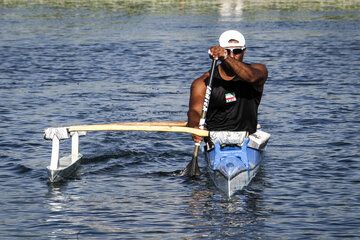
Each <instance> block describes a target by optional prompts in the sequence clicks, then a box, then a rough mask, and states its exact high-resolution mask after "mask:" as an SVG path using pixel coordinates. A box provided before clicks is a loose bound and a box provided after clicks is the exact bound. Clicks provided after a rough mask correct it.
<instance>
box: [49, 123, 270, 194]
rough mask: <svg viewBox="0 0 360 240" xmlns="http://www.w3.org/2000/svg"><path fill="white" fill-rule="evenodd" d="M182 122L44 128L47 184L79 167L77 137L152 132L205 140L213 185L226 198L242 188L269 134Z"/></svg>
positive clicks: (59, 179)
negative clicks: (65, 143) (63, 151)
mask: <svg viewBox="0 0 360 240" xmlns="http://www.w3.org/2000/svg"><path fill="white" fill-rule="evenodd" d="M186 124H187V123H186V122H128V123H111V124H95V125H78V126H70V127H58V128H47V129H45V134H44V138H45V139H46V140H51V141H52V152H51V161H50V165H49V166H48V167H47V170H48V176H49V180H50V182H58V181H61V180H63V179H66V178H68V177H69V176H71V175H72V174H73V172H74V171H75V170H76V169H77V167H78V166H79V165H80V161H79V160H80V159H81V158H82V154H81V153H80V152H79V138H80V137H81V136H85V135H86V134H87V132H89V131H156V132H182V133H190V134H196V135H198V136H202V137H209V138H210V140H211V142H212V143H214V146H213V147H211V148H208V149H206V151H205V159H206V161H207V170H208V172H209V175H210V176H211V178H212V180H213V181H214V184H215V185H216V186H217V187H218V188H219V189H220V190H222V191H223V192H225V193H226V194H227V195H228V196H231V195H233V194H234V193H235V192H236V191H238V190H240V189H242V188H243V187H244V186H246V185H247V184H248V183H249V182H250V181H251V179H252V178H253V177H254V176H255V174H256V172H257V170H258V168H259V164H260V163H261V161H262V159H263V152H264V151H265V148H266V144H267V142H268V140H269V138H270V134H268V133H266V132H263V131H261V130H260V129H258V131H257V132H255V133H254V134H251V135H250V136H248V135H247V134H246V132H209V131H207V130H201V129H196V128H190V127H186ZM70 138H71V139H72V144H71V154H70V155H68V156H65V157H61V158H60V156H59V155H60V141H61V140H65V139H70Z"/></svg>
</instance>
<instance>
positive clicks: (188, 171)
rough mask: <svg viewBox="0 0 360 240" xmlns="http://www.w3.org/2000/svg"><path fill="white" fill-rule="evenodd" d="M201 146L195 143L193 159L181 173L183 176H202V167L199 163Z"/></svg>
mask: <svg viewBox="0 0 360 240" xmlns="http://www.w3.org/2000/svg"><path fill="white" fill-rule="evenodd" d="M199 148H200V144H195V149H194V154H193V157H192V159H191V162H190V163H189V164H188V165H187V166H186V168H185V169H184V170H183V171H182V172H181V173H180V175H181V176H185V175H187V176H189V177H195V176H200V175H201V172H200V168H199V164H198V160H197V158H198V154H199Z"/></svg>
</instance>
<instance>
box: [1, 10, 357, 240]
mask: <svg viewBox="0 0 360 240" xmlns="http://www.w3.org/2000/svg"><path fill="white" fill-rule="evenodd" d="M144 6H145V8H143V9H140V10H138V11H134V12H131V11H129V10H128V9H123V8H121V7H119V8H113V9H111V8H110V9H109V8H99V7H94V8H88V7H85V8H84V7H67V6H52V5H41V4H39V5H30V6H28V5H21V4H20V5H15V6H13V5H11V6H9V5H6V4H0V59H1V61H0V158H1V161H0V186H1V196H0V238H1V239H20V238H22V239H335V238H338V239H351V238H359V236H360V230H359V229H360V178H359V171H360V150H359V147H360V137H359V131H360V120H359V119H360V113H359V109H360V93H359V90H360V83H359V70H360V65H359V55H360V44H359V41H360V35H359V26H360V25H359V15H360V12H359V10H358V8H355V9H338V8H334V9H326V11H321V10H319V9H316V10H312V9H298V10H291V9H290V10H288V9H287V10H286V9H285V10H282V9H277V8H276V7H275V8H273V9H271V8H270V9H267V10H262V9H261V7H259V8H255V10H249V11H247V9H246V8H245V9H240V8H238V9H236V6H233V5H230V8H229V9H226V8H225V9H217V7H219V6H218V5H214V6H212V7H210V9H207V10H201V9H203V8H201V6H200V7H199V6H197V7H198V8H194V10H191V8H182V7H179V6H175V7H173V6H172V5H170V6H168V8H166V6H165V7H163V8H164V9H163V8H162V9H161V11H160V10H159V11H154V9H153V7H152V8H150V7H149V6H147V5H144ZM238 7H239V6H238ZM240 7H241V6H240ZM170 8H171V9H170ZM155 9H156V6H155ZM229 11H230V12H231V15H228V14H227V13H228V12H229ZM226 29H238V30H240V31H242V32H243V33H244V35H245V37H246V38H247V46H248V50H247V53H246V56H245V58H246V59H245V60H246V61H247V62H262V63H264V64H266V65H267V67H268V69H269V79H268V82H267V83H266V87H265V92H264V97H263V100H262V104H261V107H260V115H259V119H260V123H261V124H262V127H263V129H264V130H266V131H267V132H269V133H271V134H272V138H271V141H270V143H269V145H268V149H267V153H266V158H265V159H266V161H265V162H264V164H263V165H262V167H261V170H260V172H259V174H258V175H257V177H256V178H255V179H254V180H253V182H252V183H251V184H250V185H249V186H248V187H247V188H246V189H244V190H243V191H241V192H239V193H238V194H236V195H235V196H234V197H232V198H231V199H228V198H226V197H225V196H224V195H222V194H221V193H220V192H219V191H218V190H217V189H216V188H215V187H214V186H213V185H212V183H211V182H210V181H209V179H208V177H207V176H206V175H203V176H202V177H201V178H200V179H198V180H189V179H187V178H182V177H179V176H178V173H179V171H180V170H182V169H183V168H184V167H185V166H186V164H187V163H188V162H189V161H190V159H191V155H192V151H193V143H192V141H191V138H190V136H189V135H187V134H176V133H141V132H97V133H88V135H87V136H86V137H84V138H82V139H81V152H82V153H83V154H84V156H85V157H84V159H83V160H82V166H81V168H80V169H79V170H78V172H77V173H76V175H75V176H74V178H73V179H70V180H69V181H67V182H63V183H60V184H56V185H52V184H49V182H48V180H47V173H46V170H45V169H46V166H47V165H49V162H50V153H51V143H50V142H47V141H45V140H43V138H42V137H43V130H44V128H46V127H54V126H68V125H75V124H92V123H111V122H124V121H185V120H186V111H187V104H188V97H189V87H190V84H191V82H192V80H193V79H195V78H196V77H198V76H200V75H201V74H202V73H203V72H205V71H207V70H208V69H209V68H210V64H211V62H210V60H209V58H208V56H207V49H208V48H209V47H210V46H212V45H215V44H217V38H218V35H219V34H220V33H221V32H222V31H223V30H226ZM61 146H62V147H63V148H62V152H63V153H64V154H65V153H66V152H69V151H70V150H69V143H67V142H64V143H62V145H61ZM200 164H201V166H202V167H203V166H204V162H203V158H201V159H200ZM203 170H204V169H203Z"/></svg>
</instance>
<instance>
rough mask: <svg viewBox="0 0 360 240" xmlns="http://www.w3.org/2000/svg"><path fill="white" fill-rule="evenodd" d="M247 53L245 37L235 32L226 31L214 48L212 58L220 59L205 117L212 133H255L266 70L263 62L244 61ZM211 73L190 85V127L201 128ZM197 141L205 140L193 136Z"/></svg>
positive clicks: (210, 53)
mask: <svg viewBox="0 0 360 240" xmlns="http://www.w3.org/2000/svg"><path fill="white" fill-rule="evenodd" d="M245 52H246V46H245V38H244V36H243V35H242V34H241V33H240V32H238V31H235V30H229V31H225V32H224V33H222V34H221V36H220V38H219V45H218V46H214V47H211V48H210V50H209V55H210V58H213V59H216V60H220V61H221V64H220V65H218V66H217V67H216V68H215V70H214V78H213V86H212V92H211V97H210V103H209V108H208V112H207V117H206V128H207V129H208V130H210V131H247V132H249V134H252V133H254V132H255V131H256V126H257V111H258V107H259V104H260V101H261V96H262V93H263V89H264V84H265V81H266V79H267V77H268V71H267V68H266V67H265V66H264V65H263V64H260V63H254V64H248V63H244V62H243V58H244V54H245ZM209 75H210V74H209V72H207V73H205V74H204V75H202V76H201V77H200V78H198V79H195V80H194V82H193V83H192V85H191V92H190V102H189V111H188V126H189V127H198V126H199V121H200V116H201V112H202V107H203V103H204V97H205V91H206V82H207V80H208V78H209ZM193 140H194V141H195V142H201V141H202V138H201V137H199V136H196V135H193Z"/></svg>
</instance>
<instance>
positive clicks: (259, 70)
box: [223, 57, 268, 92]
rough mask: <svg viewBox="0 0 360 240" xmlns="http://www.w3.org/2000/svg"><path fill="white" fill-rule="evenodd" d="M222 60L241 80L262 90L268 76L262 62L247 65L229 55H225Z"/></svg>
mask: <svg viewBox="0 0 360 240" xmlns="http://www.w3.org/2000/svg"><path fill="white" fill-rule="evenodd" d="M223 62H224V63H225V64H227V65H228V66H229V67H230V68H231V69H232V70H233V72H234V73H235V74H236V75H237V76H239V77H240V78H241V79H242V80H244V81H246V82H249V83H251V84H252V85H253V86H254V88H255V89H256V90H257V91H259V92H261V91H263V88H264V84H265V81H266V79H267V77H268V71H267V68H266V67H265V66H264V65H263V64H260V63H255V64H251V65H247V64H245V63H243V62H239V61H237V60H236V59H234V58H231V57H227V58H226V59H225V60H223Z"/></svg>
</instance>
